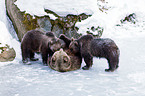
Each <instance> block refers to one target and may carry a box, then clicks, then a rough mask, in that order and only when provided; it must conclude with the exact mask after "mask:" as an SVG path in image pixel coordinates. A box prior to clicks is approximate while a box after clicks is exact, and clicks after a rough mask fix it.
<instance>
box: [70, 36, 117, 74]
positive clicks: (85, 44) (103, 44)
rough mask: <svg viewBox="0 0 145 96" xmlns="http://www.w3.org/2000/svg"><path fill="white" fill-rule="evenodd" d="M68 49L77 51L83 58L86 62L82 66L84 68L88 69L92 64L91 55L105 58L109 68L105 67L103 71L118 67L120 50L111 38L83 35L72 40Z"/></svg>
mask: <svg viewBox="0 0 145 96" xmlns="http://www.w3.org/2000/svg"><path fill="white" fill-rule="evenodd" d="M69 49H70V50H71V51H72V52H74V53H78V52H79V54H81V56H82V58H84V61H85V63H86V66H84V67H83V69H84V70H88V69H89V68H90V67H91V66H92V63H93V56H96V57H99V58H106V59H107V61H108V63H109V69H105V71H114V70H115V69H117V68H118V67H119V66H118V63H119V55H120V51H119V48H118V47H117V45H116V44H115V42H114V41H113V40H111V39H108V38H99V39H94V37H93V36H92V35H84V36H82V37H80V38H79V39H77V40H72V41H71V43H70V45H69Z"/></svg>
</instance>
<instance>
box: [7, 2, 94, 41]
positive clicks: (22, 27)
mask: <svg viewBox="0 0 145 96" xmlns="http://www.w3.org/2000/svg"><path fill="white" fill-rule="evenodd" d="M14 2H16V0H6V11H7V15H8V16H9V18H10V19H11V21H12V23H13V25H14V28H15V31H16V32H17V35H18V38H19V40H20V41H21V40H22V38H23V36H24V34H25V33H26V32H27V31H30V30H33V29H37V30H41V31H44V32H46V31H53V32H54V33H55V35H56V36H57V37H58V36H59V35H60V34H65V35H66V36H68V37H74V38H78V37H79V36H80V35H79V34H78V33H77V28H76V27H75V24H76V22H80V21H81V20H85V19H87V18H88V17H89V16H91V15H86V14H85V13H82V14H80V15H73V14H68V15H67V16H66V17H61V16H59V15H57V14H56V13H55V12H53V11H50V10H49V9H44V11H45V12H46V13H48V14H49V13H50V14H53V15H54V16H56V17H57V19H55V20H51V19H50V17H49V16H48V15H47V16H41V17H39V16H31V15H30V14H28V13H26V12H21V11H20V9H19V8H18V7H17V6H16V5H15V4H14Z"/></svg>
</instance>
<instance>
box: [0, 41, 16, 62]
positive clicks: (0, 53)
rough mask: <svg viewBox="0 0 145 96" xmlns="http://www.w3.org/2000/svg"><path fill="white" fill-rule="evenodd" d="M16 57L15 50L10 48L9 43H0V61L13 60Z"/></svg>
mask: <svg viewBox="0 0 145 96" xmlns="http://www.w3.org/2000/svg"><path fill="white" fill-rule="evenodd" d="M15 57H16V52H15V50H14V49H13V48H10V47H9V45H7V44H6V45H5V46H3V45H2V44H1V43H0V62H7V61H13V60H14V59H15Z"/></svg>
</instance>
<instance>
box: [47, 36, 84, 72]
mask: <svg viewBox="0 0 145 96" xmlns="http://www.w3.org/2000/svg"><path fill="white" fill-rule="evenodd" d="M59 38H60V39H61V40H63V41H64V42H65V46H64V49H61V50H59V51H57V52H55V53H54V54H53V56H52V58H51V59H48V65H49V66H50V68H51V69H53V70H56V71H59V72H67V71H73V70H77V69H80V67H81V63H82V58H81V56H80V54H77V53H73V52H72V51H71V50H70V49H69V44H70V42H71V39H69V38H67V37H66V36H65V35H63V34H62V35H60V37H59ZM49 60H50V61H49Z"/></svg>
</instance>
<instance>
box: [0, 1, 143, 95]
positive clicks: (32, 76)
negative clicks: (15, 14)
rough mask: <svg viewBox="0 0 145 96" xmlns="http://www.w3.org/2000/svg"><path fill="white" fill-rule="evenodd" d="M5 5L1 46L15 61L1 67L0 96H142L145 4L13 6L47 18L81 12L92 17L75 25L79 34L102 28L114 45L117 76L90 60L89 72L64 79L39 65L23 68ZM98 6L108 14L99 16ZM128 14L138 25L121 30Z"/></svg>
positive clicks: (38, 3)
mask: <svg viewBox="0 0 145 96" xmlns="http://www.w3.org/2000/svg"><path fill="white" fill-rule="evenodd" d="M4 1H5V0H1V1H0V5H2V6H0V12H1V13H0V40H1V41H2V43H5V42H7V43H9V44H10V45H11V46H12V47H14V48H15V50H16V53H17V57H16V59H15V60H14V61H12V62H6V64H5V63H1V62H0V77H1V78H0V95H1V96H138V95H139V96H145V92H144V90H145V83H144V80H145V76H144V75H145V71H144V69H145V61H144V58H145V55H144V53H145V43H144V41H145V38H144V37H145V12H144V4H145V1H144V0H138V1H136V0H105V1H106V2H108V3H105V4H104V3H101V2H98V3H97V0H73V1H71V0H69V1H68V0H61V1H58V0H57V1H56V0H49V2H48V0H47V1H46V0H29V1H27V0H18V1H17V2H15V4H17V6H18V7H19V8H20V9H21V10H22V11H26V12H27V13H30V14H31V15H46V13H45V12H44V8H48V9H51V10H52V11H54V12H56V13H57V14H59V15H63V16H64V15H67V14H71V13H72V14H80V13H82V12H85V13H88V14H92V16H91V17H89V18H88V19H86V20H84V21H82V22H79V23H77V26H78V27H79V32H80V33H83V34H85V31H86V30H87V28H91V27H92V26H94V27H97V26H98V25H99V26H101V27H103V28H104V32H103V36H102V37H103V38H106V37H107V38H111V39H113V40H114V41H115V43H116V44H117V45H118V47H119V49H120V53H121V54H120V62H119V65H120V66H119V69H118V70H116V71H115V72H105V71H104V69H105V68H107V67H108V64H107V60H106V59H97V58H94V61H93V66H92V68H91V69H90V70H82V69H79V70H76V71H71V72H65V73H60V72H57V71H54V70H51V69H50V68H48V67H47V66H43V65H42V61H41V59H40V60H39V61H37V62H32V65H24V64H22V61H21V52H20V51H21V50H20V43H19V42H18V41H17V40H15V38H16V36H15V34H14V32H13V28H12V27H11V26H10V25H11V23H10V22H8V21H9V20H7V17H6V15H5V11H3V10H5V7H4ZM28 2H29V3H28ZM97 5H103V6H105V8H108V10H106V11H105V12H101V11H100V10H99V9H98V6H97ZM1 9H2V10H1ZM131 13H135V14H136V24H132V23H130V22H125V23H124V24H121V23H120V20H121V19H123V18H124V17H125V16H127V15H129V14H131ZM3 18H5V19H3ZM54 19H55V18H54ZM117 24H120V26H116V25H117ZM1 34H2V36H1ZM5 40H6V41H5ZM38 57H39V58H41V57H40V56H39V55H38ZM84 65H85V63H84V62H83V64H82V66H84Z"/></svg>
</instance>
